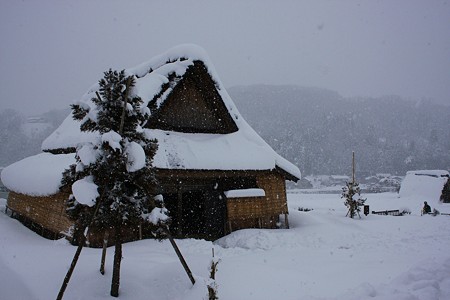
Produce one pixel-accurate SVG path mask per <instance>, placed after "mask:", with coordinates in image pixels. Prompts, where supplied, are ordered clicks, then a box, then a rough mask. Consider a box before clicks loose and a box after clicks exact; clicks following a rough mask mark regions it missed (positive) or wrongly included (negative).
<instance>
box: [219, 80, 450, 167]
mask: <svg viewBox="0 0 450 300" xmlns="http://www.w3.org/2000/svg"><path fill="white" fill-rule="evenodd" d="M228 93H229V94H230V96H231V97H232V99H233V100H234V102H235V103H236V105H237V107H238V109H239V111H240V112H241V114H242V115H243V117H244V118H245V119H246V120H247V122H248V123H249V124H250V125H251V126H252V127H253V128H254V129H255V130H256V131H257V132H258V133H259V134H260V135H261V136H262V137H263V138H264V139H265V140H266V141H267V142H268V143H269V144H270V145H271V146H272V147H273V148H274V149H275V150H276V151H277V152H279V153H280V154H281V155H283V156H284V157H285V158H287V159H288V160H290V161H292V162H293V163H295V164H296V165H298V166H299V167H300V169H301V170H302V172H303V173H304V175H309V174H349V173H350V172H351V156H352V155H351V153H352V151H355V153H356V162H357V172H358V173H359V174H360V175H361V176H366V175H374V174H376V173H392V174H398V175H404V174H405V172H406V171H407V170H413V169H447V170H448V169H450V107H448V106H442V105H436V104H432V103H427V102H420V103H413V102H411V101H406V100H404V99H402V98H400V97H397V96H385V97H381V98H354V99H348V98H343V97H342V96H340V95H339V94H338V93H337V92H334V91H330V90H326V89H319V88H311V87H299V86H272V85H253V86H237V87H232V88H229V89H228Z"/></svg>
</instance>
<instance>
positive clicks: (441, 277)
mask: <svg viewBox="0 0 450 300" xmlns="http://www.w3.org/2000/svg"><path fill="white" fill-rule="evenodd" d="M449 293H450V259H447V260H446V261H445V262H444V263H443V264H439V263H428V262H426V261H423V262H422V263H421V265H418V266H416V267H413V268H411V269H410V270H408V271H407V272H405V273H403V274H401V275H400V276H398V277H397V278H395V279H394V280H393V281H392V282H390V283H388V284H383V285H380V286H379V287H374V286H372V285H371V284H369V283H363V284H360V285H359V286H358V287H356V288H355V289H351V290H350V291H349V292H347V293H346V294H345V295H343V296H342V299H350V300H352V299H355V300H356V299H358V300H360V299H375V300H376V299H398V300H403V299H404V300H407V299H427V300H440V299H444V298H442V296H443V295H449Z"/></svg>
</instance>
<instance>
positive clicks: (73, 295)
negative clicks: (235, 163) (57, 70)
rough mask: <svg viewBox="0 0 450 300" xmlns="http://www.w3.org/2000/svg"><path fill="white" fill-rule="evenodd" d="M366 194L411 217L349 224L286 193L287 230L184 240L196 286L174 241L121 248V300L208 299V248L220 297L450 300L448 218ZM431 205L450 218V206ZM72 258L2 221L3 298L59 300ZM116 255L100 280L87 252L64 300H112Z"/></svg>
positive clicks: (338, 202) (313, 200) (323, 200)
mask: <svg viewBox="0 0 450 300" xmlns="http://www.w3.org/2000/svg"><path fill="white" fill-rule="evenodd" d="M363 196H364V197H367V198H368V200H367V202H366V203H367V204H369V205H370V210H371V211H372V210H386V209H404V208H408V209H409V210H410V211H411V214H410V215H406V216H401V217H393V216H378V215H369V216H367V217H366V216H364V215H362V218H361V219H354V220H352V219H349V218H346V217H345V214H346V207H345V206H344V205H343V200H342V199H341V198H340V195H339V194H292V193H289V194H288V203H289V210H290V215H289V221H290V226H291V229H279V230H260V229H248V230H241V231H237V232H235V233H233V234H231V235H229V236H227V237H224V238H222V239H221V240H219V241H217V242H215V243H211V242H207V241H203V240H192V239H188V240H178V241H177V243H178V245H179V247H180V250H181V251H182V253H183V254H184V256H185V258H186V261H187V263H188V264H189V266H190V268H191V269H192V271H193V273H194V275H195V277H196V279H197V284H196V285H195V286H192V285H191V283H190V281H189V278H188V276H187V275H186V273H184V270H183V268H182V266H181V264H180V262H179V261H178V259H177V257H176V255H175V253H174V251H173V249H172V247H171V246H170V243H169V242H168V241H163V242H157V241H153V240H144V241H138V242H133V243H127V244H125V245H124V251H123V262H122V272H121V285H120V299H159V300H164V299H168V300H169V299H170V300H173V299H188V300H190V299H192V300H193V299H207V296H206V295H207V290H206V287H205V283H204V282H205V280H206V278H207V277H208V266H209V264H210V261H211V252H212V251H211V249H212V248H214V250H215V254H216V257H218V258H220V262H219V265H218V272H217V274H216V275H217V276H216V279H217V284H218V295H219V299H230V300H239V299H248V300H251V299H258V300H259V299H283V300H287V299H315V300H317V299H396V300H398V299H427V300H428V299H430V300H431V299H450V252H449V249H450V235H449V230H450V216H447V215H438V216H435V217H433V216H428V215H427V216H420V208H421V205H422V202H423V201H424V200H427V199H423V198H419V197H416V198H414V197H403V198H398V195H397V194H393V193H384V194H368V195H363ZM0 201H1V202H0V210H2V211H4V203H5V200H0ZM429 203H430V204H431V206H432V207H433V208H437V209H438V210H439V211H440V212H447V213H449V212H450V204H439V203H436V202H432V201H429ZM299 207H302V208H309V209H313V210H311V211H308V212H302V211H299V210H298V208H299ZM74 252H75V248H74V247H73V246H71V245H68V244H67V243H66V242H65V241H64V240H59V241H50V240H46V239H43V238H41V237H39V236H38V235H36V234H34V233H33V232H31V231H30V230H28V229H27V228H25V227H23V226H22V225H21V224H20V223H18V222H17V221H16V220H13V219H11V218H9V217H8V216H6V215H5V214H3V213H0V287H1V288H0V299H29V300H32V299H43V300H44V299H45V300H47V299H55V298H56V295H57V294H58V290H59V288H60V285H61V283H62V280H63V278H64V276H65V273H66V271H67V269H68V267H69V264H70V262H71V259H72V257H73V254H74ZM112 254H113V248H109V249H108V256H107V267H106V274H105V275H104V276H102V275H100V273H99V271H98V268H99V263H100V255H101V250H100V249H88V248H87V249H84V250H83V252H82V254H81V258H80V260H79V262H78V265H77V268H76V269H75V272H74V274H73V277H72V280H71V282H70V283H69V286H68V288H67V290H66V294H65V298H64V299H111V297H110V296H109V288H110V282H111V268H112Z"/></svg>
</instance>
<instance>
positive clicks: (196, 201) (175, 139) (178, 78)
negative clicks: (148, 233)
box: [1, 45, 301, 245]
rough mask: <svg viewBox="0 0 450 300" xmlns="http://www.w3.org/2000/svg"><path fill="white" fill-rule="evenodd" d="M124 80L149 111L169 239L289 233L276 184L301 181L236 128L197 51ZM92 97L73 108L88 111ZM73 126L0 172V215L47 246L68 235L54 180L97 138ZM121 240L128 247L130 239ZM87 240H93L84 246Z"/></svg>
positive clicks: (228, 103) (177, 54)
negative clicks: (3, 209)
mask: <svg viewBox="0 0 450 300" xmlns="http://www.w3.org/2000/svg"><path fill="white" fill-rule="evenodd" d="M126 72H127V73H128V74H134V75H135V76H136V78H137V80H136V85H135V87H134V90H133V93H135V94H136V95H138V96H140V97H141V98H142V99H143V100H144V105H145V106H144V107H148V108H149V109H150V112H151V115H150V117H149V119H148V120H147V123H146V125H145V128H144V131H145V133H146V135H148V136H149V137H152V138H156V139H157V141H158V150H157V153H156V155H155V157H154V161H153V164H154V167H155V168H156V170H157V179H158V182H159V185H158V187H157V192H158V193H160V194H161V195H163V197H164V203H165V205H166V207H167V208H168V210H169V214H170V216H171V218H172V225H171V226H172V227H171V231H172V234H173V235H175V236H176V237H200V238H206V239H216V238H219V237H221V236H224V235H226V234H228V233H230V232H232V231H234V230H238V229H242V228H277V227H279V226H280V224H284V226H286V227H288V218H287V216H288V207H287V202H286V185H285V181H286V180H291V181H297V180H299V179H300V177H301V173H300V171H299V169H298V167H296V166H295V165H293V164H292V163H290V162H288V161H287V160H286V159H284V158H283V157H281V156H280V155H278V154H277V153H276V152H275V151H274V150H273V149H272V148H271V147H270V146H269V145H268V144H267V143H266V142H265V141H264V140H263V139H262V138H261V137H260V136H259V135H258V134H257V133H256V132H255V131H254V130H253V129H252V128H251V127H250V126H249V125H248V124H247V122H246V121H245V120H244V119H243V117H242V116H241V114H240V113H239V111H238V109H237V107H236V106H235V104H234V103H233V101H232V100H231V98H230V96H229V95H228V93H227V92H226V90H225V89H224V87H223V85H222V84H221V82H220V79H219V77H218V76H217V74H216V72H215V70H214V67H213V65H212V63H211V62H210V61H209V58H208V56H207V54H206V53H205V51H204V50H203V49H201V48H199V47H198V46H195V45H182V46H178V47H175V48H173V49H171V50H169V51H168V52H166V53H164V54H163V55H160V56H158V57H155V58H153V59H152V60H150V61H149V62H146V63H144V64H142V65H140V66H138V67H135V68H131V69H127V70H126ZM98 88H99V86H98V85H94V86H93V87H92V88H91V89H90V90H89V91H88V92H87V93H86V94H85V95H84V96H83V97H82V99H81V102H83V103H84V104H86V105H91V106H92V103H91V101H90V100H91V99H92V98H93V97H95V92H96V91H98ZM79 127H80V123H79V122H77V121H74V120H73V118H72V115H69V116H68V117H67V118H66V119H65V120H64V121H63V123H62V124H61V125H60V126H59V128H58V129H57V130H55V132H53V133H52V134H51V135H50V136H49V137H48V138H47V139H46V140H45V141H44V142H43V145H42V150H43V153H41V154H38V155H35V156H32V157H28V158H26V159H24V160H22V161H19V162H17V163H14V164H12V165H10V166H8V167H7V168H5V169H4V170H3V172H2V177H1V178H2V181H3V182H4V184H5V186H7V187H8V189H10V191H11V192H10V194H9V197H8V208H9V209H10V210H11V211H12V212H13V214H14V215H15V216H16V217H17V218H18V219H20V220H21V221H22V222H23V223H25V224H28V225H29V226H33V227H34V228H35V229H37V230H36V231H38V232H39V231H40V233H41V234H43V235H46V236H48V237H57V236H60V235H61V233H65V234H67V235H70V228H71V226H72V225H73V224H72V223H73V222H72V221H71V220H70V219H69V218H68V217H67V215H66V213H65V204H66V200H67V198H68V195H69V194H70V191H64V190H63V191H61V190H60V186H61V178H62V173H63V171H64V170H65V169H67V168H68V167H69V165H71V164H73V163H74V162H75V150H76V149H77V147H80V146H81V145H82V144H83V143H86V142H89V141H92V140H93V139H96V138H97V137H98V136H97V134H96V133H95V132H91V133H85V132H81V131H80V129H79ZM135 232H137V231H135ZM130 234H131V236H130V237H129V240H133V239H136V238H138V236H137V235H136V234H134V233H130ZM140 236H142V232H140ZM96 240H97V238H96V237H95V233H93V236H92V237H91V242H92V243H91V245H95V244H96Z"/></svg>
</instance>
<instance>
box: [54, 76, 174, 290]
mask: <svg viewBox="0 0 450 300" xmlns="http://www.w3.org/2000/svg"><path fill="white" fill-rule="evenodd" d="M134 85H135V78H134V76H133V75H131V76H126V74H125V71H121V72H117V71H112V70H111V69H110V70H109V71H107V72H105V73H104V78H102V79H101V80H100V81H99V86H100V89H99V92H97V93H96V97H94V98H92V99H91V102H92V104H93V105H92V106H91V105H88V104H86V103H81V102H79V103H77V104H74V105H72V112H73V118H74V119H75V120H78V121H81V126H80V129H81V131H97V132H98V133H99V138H98V139H97V140H96V141H94V142H90V143H86V144H84V145H82V146H80V147H78V149H77V153H76V164H74V165H71V166H70V168H69V169H68V170H66V171H65V173H64V176H63V180H62V181H63V186H68V185H69V186H72V194H71V196H70V198H69V199H68V202H67V212H68V214H69V216H71V217H72V218H73V219H74V220H75V221H76V230H75V232H76V233H75V234H74V240H75V241H76V242H78V243H79V242H83V243H84V240H85V238H84V231H85V229H86V227H87V226H90V225H91V224H92V225H94V226H95V227H96V228H103V229H106V228H108V229H113V232H114V240H115V255H114V268H113V282H112V285H111V295H112V296H116V297H117V296H118V293H119V278H120V261H121V256H122V254H121V252H122V237H121V228H123V227H124V226H133V225H136V226H137V225H139V224H141V223H142V222H147V223H149V222H151V223H153V225H154V229H155V230H154V231H155V234H159V233H161V232H162V230H161V229H162V228H165V227H166V223H167V222H168V216H167V214H166V213H167V211H166V210H165V208H164V207H163V206H162V197H155V194H154V190H155V189H154V187H155V186H156V184H157V183H156V179H155V171H154V168H153V167H152V160H153V157H154V155H155V152H156V149H157V141H156V140H155V139H149V138H148V137H147V136H146V135H145V133H144V130H143V126H144V125H145V122H146V120H147V118H148V116H149V114H150V110H149V109H148V108H147V107H146V106H143V101H142V100H141V98H140V97H138V96H136V95H134V94H133V87H134ZM80 239H81V240H80Z"/></svg>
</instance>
